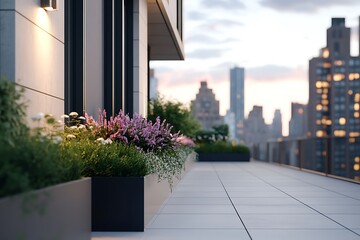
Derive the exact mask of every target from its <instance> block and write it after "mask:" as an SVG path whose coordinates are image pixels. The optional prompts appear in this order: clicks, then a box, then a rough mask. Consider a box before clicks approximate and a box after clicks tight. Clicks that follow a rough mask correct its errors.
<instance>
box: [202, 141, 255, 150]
mask: <svg viewBox="0 0 360 240" xmlns="http://www.w3.org/2000/svg"><path fill="white" fill-rule="evenodd" d="M195 151H196V152H198V153H202V152H203V153H214V152H222V153H228V152H235V153H250V150H249V148H248V147H246V146H244V145H233V144H231V143H229V142H225V141H216V142H212V143H200V144H198V146H197V147H196V148H195Z"/></svg>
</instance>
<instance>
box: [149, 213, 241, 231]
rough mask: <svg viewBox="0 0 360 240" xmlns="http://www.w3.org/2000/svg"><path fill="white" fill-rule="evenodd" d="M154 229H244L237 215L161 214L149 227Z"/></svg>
mask: <svg viewBox="0 0 360 240" xmlns="http://www.w3.org/2000/svg"><path fill="white" fill-rule="evenodd" d="M153 228H179V229H181V228H195V229H196V228H217V229H222V228H236V229H244V226H243V225H242V223H241V221H240V219H239V217H238V216H237V215H236V214H232V215H230V214H216V215H207V214H204V215H201V214H191V215H190V214H161V215H159V216H158V217H157V218H156V219H155V220H154V222H153V223H152V224H151V225H150V226H149V229H153Z"/></svg>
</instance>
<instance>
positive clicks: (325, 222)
mask: <svg viewBox="0 0 360 240" xmlns="http://www.w3.org/2000/svg"><path fill="white" fill-rule="evenodd" d="M120 239H121V240H128V239H129V240H130V239H131V240H140V239H142V240H180V239H181V240H202V239H206V240H219V239H224V240H233V239H234V240H235V239H236V240H239V239H244V240H246V239H253V240H263V239H264V240H265V239H266V240H272V239H274V240H282V239H284V240H295V239H296V240H297V239H299V240H303V239H306V240H319V239H327V240H332V239H334V240H335V239H336V240H340V239H341V240H352V239H357V240H360V184H354V183H350V182H346V181H342V180H337V179H333V178H328V177H324V176H320V175H316V174H312V173H307V172H303V171H299V170H295V169H290V168H286V167H281V166H277V165H272V164H267V163H261V162H255V161H252V162H249V163H199V162H197V163H195V164H194V165H193V168H192V169H191V170H190V171H189V172H188V174H187V175H186V176H185V177H184V178H183V179H182V180H181V182H180V183H179V184H178V185H177V187H176V188H175V190H174V192H173V193H172V195H171V197H170V198H169V199H168V200H167V201H166V202H165V204H164V205H163V207H162V209H160V211H159V213H158V215H157V216H156V217H155V218H154V219H153V221H152V222H151V223H150V224H149V226H147V228H146V230H145V232H116V233H115V232H114V233H111V232H93V234H92V240H120Z"/></svg>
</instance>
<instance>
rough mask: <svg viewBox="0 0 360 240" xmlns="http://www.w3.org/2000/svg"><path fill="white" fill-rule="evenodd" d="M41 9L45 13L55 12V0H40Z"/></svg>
mask: <svg viewBox="0 0 360 240" xmlns="http://www.w3.org/2000/svg"><path fill="white" fill-rule="evenodd" d="M41 7H42V8H43V9H45V10H46V11H55V10H57V0H41Z"/></svg>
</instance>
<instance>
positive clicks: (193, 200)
mask: <svg viewBox="0 0 360 240" xmlns="http://www.w3.org/2000/svg"><path fill="white" fill-rule="evenodd" d="M166 204H168V205H171V204H180V205H182V204H190V205H194V204H202V205H203V204H209V205H213V204H220V205H224V204H225V205H226V204H231V202H230V200H229V198H221V197H216V198H196V197H193V198H178V197H172V198H169V200H168V201H167V202H166Z"/></svg>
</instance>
